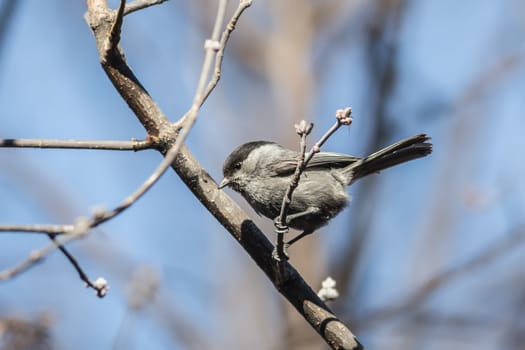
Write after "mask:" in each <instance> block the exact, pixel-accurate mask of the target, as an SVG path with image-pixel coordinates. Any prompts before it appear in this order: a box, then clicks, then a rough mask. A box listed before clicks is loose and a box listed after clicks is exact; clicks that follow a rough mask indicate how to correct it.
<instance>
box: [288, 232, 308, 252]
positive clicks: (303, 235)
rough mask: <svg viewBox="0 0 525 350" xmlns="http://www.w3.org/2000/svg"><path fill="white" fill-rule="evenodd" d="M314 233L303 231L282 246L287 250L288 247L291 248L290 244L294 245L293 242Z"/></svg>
mask: <svg viewBox="0 0 525 350" xmlns="http://www.w3.org/2000/svg"><path fill="white" fill-rule="evenodd" d="M313 232H314V231H303V232H302V233H300V234H298V235H297V236H295V237H294V238H292V239H291V240H289V241H288V242H285V243H284V246H285V247H286V248H288V247H289V246H291V245H292V244H294V243H295V242H297V241H298V240H300V239H301V238H303V237H306V236H308V235H310V234H312V233H313Z"/></svg>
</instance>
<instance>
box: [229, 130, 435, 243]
mask: <svg viewBox="0 0 525 350" xmlns="http://www.w3.org/2000/svg"><path fill="white" fill-rule="evenodd" d="M428 140H430V137H428V136H427V135H425V134H419V135H415V136H412V137H409V138H407V139H404V140H401V141H399V142H396V143H394V144H392V145H390V146H388V147H385V148H383V149H381V150H379V151H377V152H375V153H373V154H371V155H369V156H368V157H365V158H359V157H354V156H350V155H347V154H342V153H332V152H319V153H317V154H315V155H314V156H313V158H312V159H311V160H310V162H309V163H308V164H307V165H306V167H305V169H304V172H303V174H302V176H301V178H300V181H299V185H298V186H297V188H296V189H295V191H294V192H293V195H292V201H291V203H290V206H289V209H288V216H287V217H286V224H287V225H288V226H289V227H292V228H294V229H297V230H302V231H303V232H302V233H301V234H299V235H298V236H296V237H295V238H293V239H291V240H290V241H288V242H287V243H286V244H287V246H290V245H292V244H293V243H295V242H297V241H298V240H299V239H301V238H303V237H305V236H306V235H309V234H311V233H313V232H314V231H315V230H317V229H318V228H320V227H322V226H324V225H326V224H327V223H328V222H329V221H330V220H331V219H332V218H334V217H335V216H336V215H337V214H339V213H340V212H341V210H343V208H344V207H345V206H346V205H347V204H348V202H349V196H348V194H347V191H346V187H347V186H349V185H351V184H352V183H354V182H355V181H356V180H358V179H361V178H363V177H365V176H368V175H370V174H375V173H378V172H379V171H381V170H383V169H386V168H389V167H392V166H394V165H397V164H401V163H404V162H408V161H410V160H413V159H417V158H421V157H425V156H426V155H428V154H430V153H431V152H432V144H431V143H428V142H427V141H428ZM298 157H299V153H298V152H296V151H292V150H289V149H286V148H284V147H282V146H280V145H278V144H277V143H275V142H270V141H253V142H248V143H245V144H243V145H241V146H239V147H237V148H236V149H235V150H234V151H233V152H232V153H231V154H230V155H229V156H228V158H226V161H225V162H224V165H223V174H224V179H223V180H222V181H221V183H220V184H219V189H222V188H224V187H226V186H229V187H231V188H232V189H233V190H235V191H237V192H239V193H240V194H241V195H242V196H243V197H244V199H246V201H247V202H248V203H249V204H250V205H251V207H252V208H253V209H254V210H255V211H256V212H257V213H258V214H259V215H263V216H266V217H267V218H270V219H273V220H276V219H277V218H278V216H279V214H280V210H281V205H282V202H283V197H284V195H285V193H286V191H287V189H288V186H289V185H290V180H291V177H292V175H293V173H294V171H295V168H296V166H297V162H298Z"/></svg>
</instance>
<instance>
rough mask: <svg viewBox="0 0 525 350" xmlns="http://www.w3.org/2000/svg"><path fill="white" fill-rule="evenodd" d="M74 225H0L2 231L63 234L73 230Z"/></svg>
mask: <svg viewBox="0 0 525 350" xmlns="http://www.w3.org/2000/svg"><path fill="white" fill-rule="evenodd" d="M74 227H75V226H73V225H10V224H7V225H0V232H24V233H44V234H51V235H61V234H64V233H67V232H71V231H73V229H74Z"/></svg>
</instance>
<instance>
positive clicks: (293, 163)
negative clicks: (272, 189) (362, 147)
mask: <svg viewBox="0 0 525 350" xmlns="http://www.w3.org/2000/svg"><path fill="white" fill-rule="evenodd" d="M359 159H361V158H359V157H354V156H350V155H348V154H343V153H333V152H320V153H316V154H315V155H314V156H313V158H312V159H311V160H310V162H308V164H307V165H306V170H315V169H327V168H343V167H345V166H348V165H350V164H352V163H354V162H356V161H358V160H359ZM296 167H297V158H289V159H280V160H279V161H278V162H275V163H273V164H270V165H269V168H270V169H271V170H272V172H273V173H274V174H275V176H284V175H291V174H293V173H294V171H295V168H296Z"/></svg>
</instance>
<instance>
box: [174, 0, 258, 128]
mask: <svg viewBox="0 0 525 350" xmlns="http://www.w3.org/2000/svg"><path fill="white" fill-rule="evenodd" d="M251 5H252V0H241V1H239V6H237V9H236V10H235V12H234V13H233V15H232V17H231V18H230V20H229V22H228V24H227V25H226V29H225V30H224V31H223V32H222V35H221V38H220V39H221V40H220V41H218V39H219V33H215V29H219V30H220V27H218V26H217V23H218V22H217V21H216V22H215V26H214V33H213V34H212V39H210V40H208V41H207V46H208V47H209V48H211V49H215V51H216V54H215V67H214V72H213V77H212V79H211V80H210V81H209V82H208V85H207V86H206V90H205V91H204V92H203V93H202V96H201V97H200V98H199V101H195V100H194V104H195V102H199V103H200V105H199V107H200V106H202V104H204V102H206V99H207V98H208V96H210V94H211V92H212V91H213V90H214V89H215V87H216V86H217V84H218V83H219V80H220V79H221V71H222V61H223V58H224V52H225V50H226V46H227V44H228V41H229V39H230V37H231V34H232V33H233V31H234V30H235V27H236V25H237V22H238V21H239V18H240V17H241V15H242V14H243V12H244V10H246V9H247V8H248V7H250V6H251ZM221 27H222V26H221ZM213 38H215V39H213ZM208 53H209V54H210V55H209V56H208V55H207V56H208V57H207V58H209V59H211V58H212V56H211V54H212V53H213V52H211V51H208ZM205 62H206V59H205ZM210 64H211V63H210ZM201 72H202V71H201ZM207 77H208V75H207V76H206V77H204V78H207ZM201 78H203V76H202V74H201ZM200 82H203V81H201V80H199V83H200ZM193 109H194V105H192V107H191V108H190V110H188V111H187V112H186V113H185V114H184V116H183V117H182V118H181V119H180V120H179V121H177V123H176V124H177V125H178V126H179V127H188V125H184V123H185V121H186V119H187V118H188V117H189V115H190V114H191V113H193V112H192V110H193ZM191 125H193V123H192V124H191Z"/></svg>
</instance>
